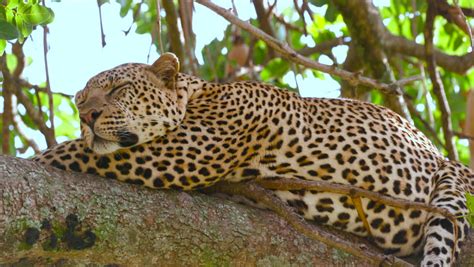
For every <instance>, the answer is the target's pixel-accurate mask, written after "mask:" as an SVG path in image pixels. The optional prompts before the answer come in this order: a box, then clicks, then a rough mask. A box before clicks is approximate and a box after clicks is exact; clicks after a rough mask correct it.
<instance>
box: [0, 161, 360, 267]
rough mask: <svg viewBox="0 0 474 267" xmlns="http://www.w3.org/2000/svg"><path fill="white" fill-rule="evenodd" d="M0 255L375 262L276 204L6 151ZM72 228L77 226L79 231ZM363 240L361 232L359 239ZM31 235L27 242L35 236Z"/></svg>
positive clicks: (1, 171)
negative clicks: (160, 186)
mask: <svg viewBox="0 0 474 267" xmlns="http://www.w3.org/2000/svg"><path fill="white" fill-rule="evenodd" d="M0 195H1V196H2V198H1V199H0V263H12V262H17V261H19V260H20V259H23V261H25V259H26V260H27V261H32V262H37V261H38V259H46V258H49V259H50V262H49V264H51V261H52V262H54V261H57V260H59V259H64V258H67V259H69V260H70V261H73V262H74V263H75V264H77V263H95V264H102V265H104V264H120V265H134V266H149V265H152V264H156V265H168V266H170V265H191V266H196V265H206V264H208V265H209V264H210V265H237V266H238V265H257V264H260V265H267V266H268V265H287V264H289V263H291V264H295V265H307V266H308V265H367V263H368V262H365V261H363V260H360V259H357V258H355V257H352V256H350V255H349V254H346V253H343V252H341V251H339V250H334V249H331V248H328V247H327V246H326V245H324V244H321V243H318V242H317V241H314V240H311V239H309V238H307V237H305V236H303V235H302V234H299V233H298V232H296V231H295V230H293V228H292V227H290V226H289V225H288V224H287V223H286V222H285V221H284V220H282V219H280V218H279V217H278V216H277V215H275V214H273V213H272V212H269V211H265V210H258V209H254V208H250V207H247V206H243V205H239V204H236V203H234V202H231V201H228V200H225V199H220V198H216V197H212V196H206V195H203V194H200V193H197V192H191V193H185V192H176V191H159V190H148V189H145V188H143V187H138V186H133V185H128V184H124V183H120V182H116V181H112V180H107V179H104V178H100V177H97V176H92V175H85V174H78V173H66V172H64V171H61V170H58V169H55V168H52V167H44V166H42V165H40V164H37V163H34V162H31V161H28V160H24V159H17V158H12V157H5V156H0ZM73 230H74V231H73ZM355 240H358V239H355ZM28 243H29V244H28Z"/></svg>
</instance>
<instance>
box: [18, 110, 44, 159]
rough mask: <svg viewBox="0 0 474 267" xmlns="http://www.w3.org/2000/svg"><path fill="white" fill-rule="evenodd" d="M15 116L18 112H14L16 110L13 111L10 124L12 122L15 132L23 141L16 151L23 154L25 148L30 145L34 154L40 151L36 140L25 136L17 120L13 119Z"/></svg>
mask: <svg viewBox="0 0 474 267" xmlns="http://www.w3.org/2000/svg"><path fill="white" fill-rule="evenodd" d="M17 116H18V114H16V112H13V116H12V124H13V127H14V128H15V131H16V133H17V134H18V136H20V139H21V140H22V141H23V142H24V143H23V144H24V146H23V148H20V149H18V152H20V153H21V154H23V153H25V152H26V150H27V149H28V148H29V147H31V148H32V149H33V151H34V152H35V154H39V153H40V152H41V149H40V148H39V146H38V144H36V142H35V141H34V140H33V139H31V138H29V137H28V136H26V134H25V133H24V132H23V129H22V128H21V127H20V125H19V124H18V121H16V119H15V118H16V117H17ZM25 143H26V144H25Z"/></svg>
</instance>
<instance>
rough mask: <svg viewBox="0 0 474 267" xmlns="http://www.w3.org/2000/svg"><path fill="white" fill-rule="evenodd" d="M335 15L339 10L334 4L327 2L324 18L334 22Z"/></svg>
mask: <svg viewBox="0 0 474 267" xmlns="http://www.w3.org/2000/svg"><path fill="white" fill-rule="evenodd" d="M337 15H339V10H337V8H336V5H334V4H329V5H328V9H327V10H326V14H325V15H324V18H325V19H326V20H327V21H329V22H335V21H336V18H337Z"/></svg>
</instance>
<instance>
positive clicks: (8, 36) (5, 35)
mask: <svg viewBox="0 0 474 267" xmlns="http://www.w3.org/2000/svg"><path fill="white" fill-rule="evenodd" d="M16 38H18V30H17V29H16V27H15V25H13V24H11V23H8V22H6V21H4V20H0V39H3V40H12V39H16Z"/></svg>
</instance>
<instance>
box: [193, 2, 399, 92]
mask: <svg viewBox="0 0 474 267" xmlns="http://www.w3.org/2000/svg"><path fill="white" fill-rule="evenodd" d="M196 2H198V3H199V4H201V5H203V6H206V7H208V8H209V9H211V10H213V11H214V12H216V13H217V14H219V15H221V16H222V17H224V18H225V19H227V20H228V21H229V22H231V23H233V24H235V25H237V26H239V27H240V28H242V29H244V30H246V31H248V32H249V33H251V34H252V35H254V36H255V37H257V38H259V39H261V40H262V41H264V42H265V43H267V44H268V45H269V46H270V47H272V48H273V49H275V51H277V52H278V53H280V54H281V55H282V56H283V57H285V58H286V59H288V60H290V61H292V62H295V63H298V64H300V65H303V66H305V67H308V68H311V69H316V70H319V71H322V72H325V73H328V74H331V75H335V76H339V77H341V79H343V80H346V81H349V82H351V83H352V84H362V85H365V86H368V87H371V88H376V89H379V90H381V91H383V92H386V93H389V94H398V95H401V94H402V92H401V90H400V88H399V87H398V85H397V84H385V83H379V82H378V81H376V80H374V79H371V78H367V77H363V76H360V75H358V74H356V73H352V72H349V71H345V70H341V69H337V68H334V67H333V66H329V65H325V64H321V63H319V62H316V61H314V60H311V59H309V58H306V57H303V56H302V55H300V54H298V53H297V52H296V51H295V50H293V49H292V48H291V47H290V46H289V45H288V44H287V43H283V42H280V41H279V40H277V39H275V38H273V37H271V36H269V35H268V34H266V33H265V32H263V31H262V30H260V29H258V28H256V27H254V26H252V25H251V24H250V23H248V22H244V21H242V20H240V19H239V18H237V17H236V16H234V15H233V14H232V13H231V12H229V11H228V10H226V9H224V8H222V7H219V6H217V5H215V4H214V3H212V2H210V1H208V0H197V1H196Z"/></svg>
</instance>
